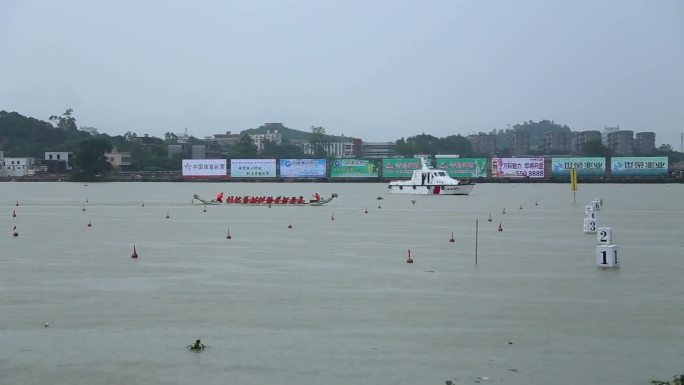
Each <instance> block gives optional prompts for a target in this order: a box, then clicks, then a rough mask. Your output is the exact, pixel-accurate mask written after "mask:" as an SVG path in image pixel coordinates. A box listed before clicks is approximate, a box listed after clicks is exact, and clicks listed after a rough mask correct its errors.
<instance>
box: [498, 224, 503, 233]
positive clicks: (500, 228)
mask: <svg viewBox="0 0 684 385" xmlns="http://www.w3.org/2000/svg"><path fill="white" fill-rule="evenodd" d="M499 231H503V227H502V226H501V222H499Z"/></svg>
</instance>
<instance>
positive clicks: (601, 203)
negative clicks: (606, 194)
mask: <svg viewBox="0 0 684 385" xmlns="http://www.w3.org/2000/svg"><path fill="white" fill-rule="evenodd" d="M599 204H600V205H601V207H603V198H599Z"/></svg>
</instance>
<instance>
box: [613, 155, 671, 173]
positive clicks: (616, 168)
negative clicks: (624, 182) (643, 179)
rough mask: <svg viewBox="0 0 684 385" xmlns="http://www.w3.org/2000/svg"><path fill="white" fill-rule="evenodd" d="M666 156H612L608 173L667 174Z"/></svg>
mask: <svg viewBox="0 0 684 385" xmlns="http://www.w3.org/2000/svg"><path fill="white" fill-rule="evenodd" d="M667 172H668V159H667V157H666V156H651V157H645V156H639V157H613V158H612V159H611V161H610V173H611V175H613V176H655V175H667Z"/></svg>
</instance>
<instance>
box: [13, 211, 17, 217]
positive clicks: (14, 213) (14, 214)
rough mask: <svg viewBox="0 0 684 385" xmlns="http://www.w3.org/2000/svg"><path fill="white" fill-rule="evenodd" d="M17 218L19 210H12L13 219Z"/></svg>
mask: <svg viewBox="0 0 684 385" xmlns="http://www.w3.org/2000/svg"><path fill="white" fill-rule="evenodd" d="M16 217H17V210H12V218H16Z"/></svg>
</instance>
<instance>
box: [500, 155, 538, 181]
mask: <svg viewBox="0 0 684 385" xmlns="http://www.w3.org/2000/svg"><path fill="white" fill-rule="evenodd" d="M492 176H493V177H495V178H543V177H544V158H492Z"/></svg>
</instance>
